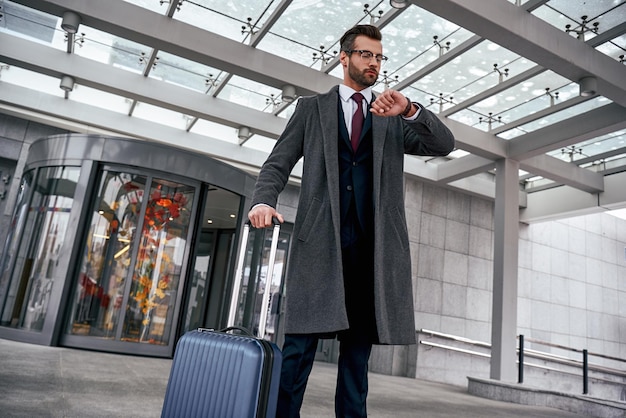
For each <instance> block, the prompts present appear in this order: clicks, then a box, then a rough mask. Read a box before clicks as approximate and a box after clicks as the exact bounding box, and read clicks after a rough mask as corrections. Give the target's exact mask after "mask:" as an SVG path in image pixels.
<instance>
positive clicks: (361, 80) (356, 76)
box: [348, 65, 378, 87]
mask: <svg viewBox="0 0 626 418" xmlns="http://www.w3.org/2000/svg"><path fill="white" fill-rule="evenodd" d="M369 71H373V72H374V73H375V74H376V75H372V74H368V72H369ZM348 75H349V76H350V78H351V79H352V80H353V81H354V82H355V83H357V84H358V85H360V86H363V87H370V86H373V85H374V84H375V83H376V80H378V71H376V70H375V69H373V68H366V69H364V70H362V71H360V70H359V69H357V68H356V67H353V66H352V65H349V66H348Z"/></svg>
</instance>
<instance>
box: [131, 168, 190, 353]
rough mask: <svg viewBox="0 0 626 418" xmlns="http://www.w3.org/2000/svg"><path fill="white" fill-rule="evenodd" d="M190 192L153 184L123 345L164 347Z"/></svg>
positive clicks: (162, 183) (163, 183) (161, 182)
mask: <svg viewBox="0 0 626 418" xmlns="http://www.w3.org/2000/svg"><path fill="white" fill-rule="evenodd" d="M193 198H194V189H193V188H192V187H189V186H185V185H183V184H178V183H172V182H169V181H166V180H158V179H155V180H154V181H153V182H152V185H151V187H150V197H149V200H148V202H147V207H146V211H145V215H144V217H143V228H142V230H141V235H140V237H139V251H138V254H137V259H136V262H135V267H134V271H133V276H132V282H131V287H130V294H129V299H128V306H127V309H126V316H125V320H124V329H123V333H122V340H123V341H134V342H147V343H151V344H162V345H167V344H168V342H169V335H170V331H171V327H172V325H173V320H174V318H173V314H174V305H175V302H176V292H177V291H178V284H179V280H180V277H181V270H182V265H183V259H184V255H185V250H186V243H187V236H188V230H189V222H190V218H191V217H190V213H191V210H190V208H191V204H192V202H193Z"/></svg>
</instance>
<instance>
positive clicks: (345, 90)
mask: <svg viewBox="0 0 626 418" xmlns="http://www.w3.org/2000/svg"><path fill="white" fill-rule="evenodd" d="M356 92H357V91H356V90H354V89H352V88H351V87H348V86H346V85H345V84H340V85H339V97H341V100H343V101H344V102H346V103H348V100H350V98H351V97H352V95H353V94H354V93H356ZM359 93H361V94H362V95H363V97H364V98H365V101H367V103H368V104H369V103H371V102H372V88H371V87H367V88H365V89H363V90H361V91H360V92H359Z"/></svg>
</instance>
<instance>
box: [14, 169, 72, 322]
mask: <svg viewBox="0 0 626 418" xmlns="http://www.w3.org/2000/svg"><path fill="white" fill-rule="evenodd" d="M79 171H80V170H79V168H74V167H48V168H44V169H41V170H40V171H39V173H38V175H37V180H36V181H35V184H34V186H33V196H32V199H31V203H30V206H29V208H28V215H27V220H26V225H25V228H24V237H25V238H26V239H25V240H24V241H23V242H22V243H21V245H20V249H19V252H18V255H17V260H16V261H17V263H16V267H15V269H14V270H13V274H12V278H11V283H10V286H9V292H8V294H7V295H6V302H5V303H4V306H3V311H2V323H3V324H6V325H7V326H10V327H15V328H22V329H27V330H33V331H41V330H42V328H43V323H44V320H45V317H46V313H47V310H48V302H49V298H50V294H51V291H52V286H53V285H54V282H55V280H56V279H57V278H58V277H57V274H59V272H58V271H57V261H58V258H59V255H60V254H61V253H62V251H63V246H64V244H65V231H66V229H67V225H68V221H69V216H70V211H71V209H72V203H73V197H74V191H75V189H76V183H77V181H78V175H79Z"/></svg>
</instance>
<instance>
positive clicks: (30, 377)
mask: <svg viewBox="0 0 626 418" xmlns="http://www.w3.org/2000/svg"><path fill="white" fill-rule="evenodd" d="M0 353H1V354H0V417H116V418H122V417H129V418H130V417H133V418H138V417H157V418H158V417H159V416H160V413H161V406H162V402H163V397H164V394H165V388H166V386H167V379H168V376H169V371H170V366H171V364H172V362H171V360H168V359H156V358H146V357H135V356H127V355H119V354H109V353H98V352H93V351H86V350H76V349H70V348H62V347H46V346H39V345H33V344H26V343H18V342H14V341H8V340H1V339H0ZM335 377H336V367H335V365H333V364H328V363H316V364H315V366H314V368H313V372H312V374H311V378H310V380H309V385H308V388H307V393H306V396H305V400H304V405H303V409H302V417H303V418H307V417H311V418H317V417H319V418H325V417H328V418H331V417H333V416H334V413H333V411H334V409H333V396H334V387H335ZM368 413H369V416H370V417H376V418H386V417H389V418H404V417H424V418H431V417H432V418H437V417H454V418H458V417H463V418H465V417H468V418H474V417H476V418H478V417H480V418H487V417H498V418H504V417H525V418H528V417H533V418H543V417H545V418H555V417H557V418H558V417H580V415H575V414H571V413H568V412H563V411H559V410H556V409H550V408H542V407H532V406H524V405H517V404H510V403H504V402H497V401H492V400H489V399H483V398H479V397H475V396H472V395H469V394H468V393H467V391H466V389H465V388H461V387H456V386H450V385H444V384H439V383H431V382H426V381H422V380H415V379H409V378H402V377H392V376H385V375H379V374H374V373H370V396H369V398H368ZM214 418H217V417H214ZM219 418H222V417H219Z"/></svg>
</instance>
